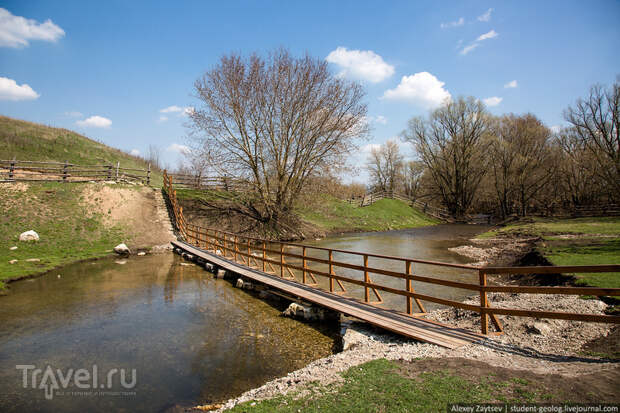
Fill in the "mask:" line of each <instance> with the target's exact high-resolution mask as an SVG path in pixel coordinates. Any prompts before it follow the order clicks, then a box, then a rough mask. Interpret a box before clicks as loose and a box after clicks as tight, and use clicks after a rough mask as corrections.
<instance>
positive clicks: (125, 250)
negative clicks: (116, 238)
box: [114, 243, 131, 255]
mask: <svg viewBox="0 0 620 413" xmlns="http://www.w3.org/2000/svg"><path fill="white" fill-rule="evenodd" d="M114 252H115V253H117V254H120V255H129V253H130V252H131V251H130V250H129V247H128V246H127V245H125V243H121V244H118V245H117V246H116V247H114Z"/></svg>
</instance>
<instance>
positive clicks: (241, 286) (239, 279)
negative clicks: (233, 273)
mask: <svg viewBox="0 0 620 413" xmlns="http://www.w3.org/2000/svg"><path fill="white" fill-rule="evenodd" d="M235 287H237V288H243V279H242V278H237V283H236V284H235Z"/></svg>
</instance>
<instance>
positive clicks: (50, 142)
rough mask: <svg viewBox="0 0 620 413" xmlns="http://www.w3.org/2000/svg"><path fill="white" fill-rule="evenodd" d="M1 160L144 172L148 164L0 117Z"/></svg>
mask: <svg viewBox="0 0 620 413" xmlns="http://www.w3.org/2000/svg"><path fill="white" fill-rule="evenodd" d="M0 159H17V160H24V161H55V162H64V161H68V162H70V163H74V164H81V165H101V164H104V163H105V164H113V165H116V163H117V162H120V165H121V167H123V168H135V169H145V168H147V166H148V163H147V162H145V161H144V160H143V159H141V158H138V157H135V156H132V155H130V154H128V153H125V152H123V151H121V150H119V149H115V148H111V147H109V146H107V145H104V144H102V143H100V142H97V141H94V140H92V139H89V138H87V137H85V136H82V135H80V134H78V133H75V132H73V131H70V130H67V129H61V128H52V127H50V126H45V125H41V124H38V123H32V122H26V121H23V120H18V119H12V118H8V117H6V116H0ZM151 182H152V185H154V186H161V185H162V182H163V180H162V175H161V172H159V171H156V170H154V171H153V172H152V174H151Z"/></svg>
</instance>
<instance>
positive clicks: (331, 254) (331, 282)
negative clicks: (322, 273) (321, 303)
mask: <svg viewBox="0 0 620 413" xmlns="http://www.w3.org/2000/svg"><path fill="white" fill-rule="evenodd" d="M333 261H334V252H333V251H332V250H329V292H330V293H333V292H334V277H332V275H334V264H332V262H333Z"/></svg>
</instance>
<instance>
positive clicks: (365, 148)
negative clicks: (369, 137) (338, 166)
mask: <svg viewBox="0 0 620 413" xmlns="http://www.w3.org/2000/svg"><path fill="white" fill-rule="evenodd" d="M380 148H381V145H379V144H378V143H369V144H367V145H364V146H362V147H361V148H360V152H361V153H363V154H369V153H371V152H372V151H373V149H374V150H378V149H380Z"/></svg>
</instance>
